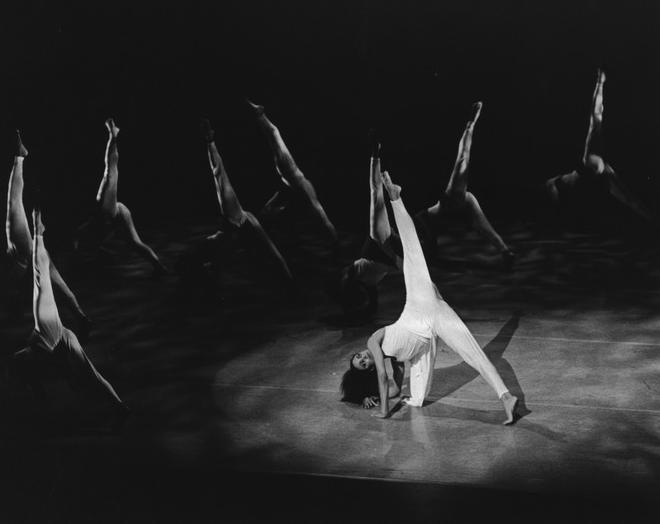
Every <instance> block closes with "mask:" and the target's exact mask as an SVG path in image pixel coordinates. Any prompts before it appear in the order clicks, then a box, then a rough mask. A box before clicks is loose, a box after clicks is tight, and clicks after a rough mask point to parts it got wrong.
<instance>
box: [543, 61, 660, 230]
mask: <svg viewBox="0 0 660 524" xmlns="http://www.w3.org/2000/svg"><path fill="white" fill-rule="evenodd" d="M605 80H606V76H605V72H604V71H602V70H601V69H599V70H598V72H597V75H596V86H595V88H594V93H593V96H592V103H591V114H590V116H589V129H588V131H587V137H586V140H585V144H584V151H583V154H582V159H581V163H580V165H579V166H578V168H577V169H574V170H573V171H571V172H570V173H566V174H564V175H558V176H555V177H553V178H550V179H548V180H547V181H546V182H545V191H546V194H547V195H548V196H549V197H550V200H551V202H552V203H553V204H566V203H567V202H570V201H571V200H575V201H576V202H577V204H578V205H580V206H581V205H582V204H583V202H584V200H585V199H589V200H590V201H592V202H593V200H594V199H595V198H597V197H598V196H599V195H600V196H606V195H608V194H609V195H611V196H613V197H614V198H615V199H617V200H618V201H619V202H621V203H622V204H623V205H625V206H626V207H628V208H629V209H631V210H632V211H633V212H634V213H636V214H637V215H639V216H641V217H642V218H644V219H645V220H648V221H649V222H652V223H654V224H656V225H657V224H658V217H657V216H656V214H654V213H653V212H651V211H650V210H649V209H648V208H647V206H646V205H644V203H642V202H641V201H640V200H639V199H638V198H637V197H636V196H635V194H634V193H633V192H632V191H631V190H630V189H629V188H628V187H627V186H626V184H625V183H624V182H623V181H622V180H621V178H619V176H618V175H617V174H616V172H615V171H614V169H613V168H612V166H611V165H610V164H608V163H607V162H606V161H605V160H604V158H603V152H604V151H603V150H604V147H603V138H602V127H603V109H604V104H603V86H604V85H605Z"/></svg>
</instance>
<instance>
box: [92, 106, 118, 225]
mask: <svg viewBox="0 0 660 524" xmlns="http://www.w3.org/2000/svg"><path fill="white" fill-rule="evenodd" d="M105 127H106V128H107V129H108V143H107V145H106V147H105V171H104V172H103V179H102V180H101V185H100V186H99V190H98V193H97V194H96V201H97V202H98V203H99V205H100V207H101V212H102V213H103V214H104V215H105V216H107V217H108V218H114V217H115V215H116V214H117V182H118V179H119V150H118V149H117V135H119V128H118V127H117V126H116V125H115V122H114V120H113V119H112V118H108V119H107V120H106V121H105Z"/></svg>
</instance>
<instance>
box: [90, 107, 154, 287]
mask: <svg viewBox="0 0 660 524" xmlns="http://www.w3.org/2000/svg"><path fill="white" fill-rule="evenodd" d="M105 127H106V128H107V129H108V144H107V146H106V149H105V171H104V173H103V179H102V180H101V185H100V186H99V190H98V193H97V195H96V202H97V204H98V206H99V208H98V214H97V215H96V216H95V217H94V218H92V220H91V221H90V222H87V223H86V224H85V225H83V226H82V227H81V228H80V230H79V234H83V235H84V234H85V233H87V231H88V230H90V229H91V233H92V234H93V235H94V236H95V237H96V238H95V239H94V240H95V242H97V243H98V244H101V243H102V242H103V241H104V240H105V239H106V238H107V237H108V236H109V235H110V234H111V233H112V232H113V231H115V230H119V231H120V232H121V233H122V234H123V235H124V236H125V238H126V240H127V242H128V244H129V246H131V247H132V248H133V249H135V251H137V252H138V253H139V254H140V255H141V256H142V257H143V258H145V259H146V260H148V261H149V262H150V263H151V265H152V266H153V268H154V272H155V274H157V275H160V274H163V273H167V269H166V268H165V266H164V265H163V264H162V263H161V261H160V259H159V258H158V256H156V253H154V250H153V249H151V248H150V247H149V246H148V245H146V244H145V243H144V242H142V239H141V238H140V236H139V235H138V232H137V230H136V229H135V224H134V223H133V217H132V216H131V212H130V210H129V209H128V208H127V207H126V206H125V205H124V204H122V203H121V202H118V201H117V182H118V179H119V150H118V149H117V135H118V134H119V128H118V127H117V126H116V125H115V122H114V120H113V119H112V118H108V119H107V120H106V121H105Z"/></svg>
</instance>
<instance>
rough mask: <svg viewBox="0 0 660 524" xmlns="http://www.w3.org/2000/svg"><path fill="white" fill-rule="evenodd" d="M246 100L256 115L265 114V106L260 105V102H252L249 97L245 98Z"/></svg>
mask: <svg viewBox="0 0 660 524" xmlns="http://www.w3.org/2000/svg"><path fill="white" fill-rule="evenodd" d="M245 101H246V102H247V103H248V105H249V106H250V107H251V108H252V110H253V111H254V114H255V115H256V116H261V115H263V114H264V106H260V105H258V104H253V103H252V102H250V101H249V100H248V99H247V98H246V99H245Z"/></svg>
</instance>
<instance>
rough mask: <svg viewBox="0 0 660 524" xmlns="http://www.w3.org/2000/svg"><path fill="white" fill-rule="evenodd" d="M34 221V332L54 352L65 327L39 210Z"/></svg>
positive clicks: (34, 212)
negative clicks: (51, 272)
mask: <svg viewBox="0 0 660 524" xmlns="http://www.w3.org/2000/svg"><path fill="white" fill-rule="evenodd" d="M32 219H33V223H34V245H33V250H32V270H33V294H32V313H33V315H34V331H35V333H36V335H37V336H38V337H39V339H40V341H41V343H42V345H43V346H44V347H45V348H46V349H48V350H52V349H53V348H54V347H55V346H56V345H57V343H58V342H59V341H60V339H61V338H62V330H63V327H62V322H61V320H60V315H59V312H58V310H57V305H56V304H55V297H54V295H53V287H52V284H51V280H50V257H49V256H48V252H47V251H46V246H45V245H44V238H43V233H44V226H43V223H42V222H41V213H40V212H39V210H38V209H35V210H34V211H33V213H32Z"/></svg>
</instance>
